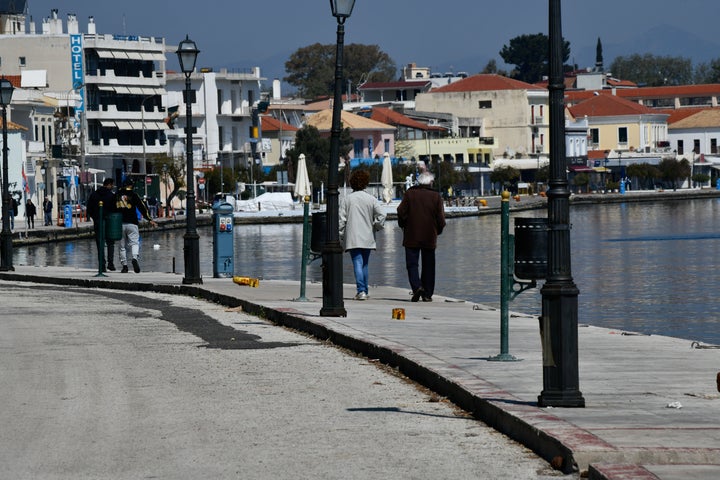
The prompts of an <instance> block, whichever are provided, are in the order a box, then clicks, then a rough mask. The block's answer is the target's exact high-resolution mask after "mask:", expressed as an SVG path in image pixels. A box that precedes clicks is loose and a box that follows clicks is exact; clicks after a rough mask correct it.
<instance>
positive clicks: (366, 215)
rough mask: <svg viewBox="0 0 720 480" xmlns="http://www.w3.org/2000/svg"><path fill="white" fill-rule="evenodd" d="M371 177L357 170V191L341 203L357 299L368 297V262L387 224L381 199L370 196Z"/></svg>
mask: <svg viewBox="0 0 720 480" xmlns="http://www.w3.org/2000/svg"><path fill="white" fill-rule="evenodd" d="M369 183H370V174H369V173H368V172H367V171H366V170H356V171H355V172H353V173H352V175H350V187H352V189H353V191H352V193H351V194H349V195H347V196H346V197H345V198H344V199H343V201H342V202H341V204H340V212H339V219H338V220H339V231H340V239H341V240H342V242H343V244H344V247H345V251H346V252H348V253H349V254H350V258H351V259H352V263H353V270H354V271H355V284H356V286H357V294H356V295H355V300H367V298H368V261H369V260H370V251H371V250H375V248H376V244H375V232H377V231H378V230H382V229H383V226H384V225H385V213H383V211H382V210H381V209H380V203H379V202H378V200H377V199H376V198H375V197H373V196H372V195H370V194H369V193H367V192H366V191H365V188H367V186H368V184H369Z"/></svg>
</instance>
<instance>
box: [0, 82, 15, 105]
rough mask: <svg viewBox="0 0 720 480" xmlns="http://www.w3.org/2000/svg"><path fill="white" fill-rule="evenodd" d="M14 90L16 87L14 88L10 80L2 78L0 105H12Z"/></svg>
mask: <svg viewBox="0 0 720 480" xmlns="http://www.w3.org/2000/svg"><path fill="white" fill-rule="evenodd" d="M13 90H15V87H13V84H12V83H11V82H10V80H8V79H7V78H5V77H3V78H0V105H2V106H7V105H10V100H12V95H13Z"/></svg>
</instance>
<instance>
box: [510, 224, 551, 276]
mask: <svg viewBox="0 0 720 480" xmlns="http://www.w3.org/2000/svg"><path fill="white" fill-rule="evenodd" d="M547 250H548V219H547V218H516V219H515V276H516V277H517V278H520V279H525V280H542V279H545V278H546V277H547V266H548V251H547Z"/></svg>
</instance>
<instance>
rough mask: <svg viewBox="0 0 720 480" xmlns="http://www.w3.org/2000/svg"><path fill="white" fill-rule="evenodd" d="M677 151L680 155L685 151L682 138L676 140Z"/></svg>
mask: <svg viewBox="0 0 720 480" xmlns="http://www.w3.org/2000/svg"><path fill="white" fill-rule="evenodd" d="M677 153H678V155H682V154H683V153H685V146H684V145H683V141H682V140H678V147H677Z"/></svg>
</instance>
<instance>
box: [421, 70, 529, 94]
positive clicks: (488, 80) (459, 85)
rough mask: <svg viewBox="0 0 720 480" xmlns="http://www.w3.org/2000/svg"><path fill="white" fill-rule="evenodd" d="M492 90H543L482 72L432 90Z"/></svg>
mask: <svg viewBox="0 0 720 480" xmlns="http://www.w3.org/2000/svg"><path fill="white" fill-rule="evenodd" d="M491 90H542V88H541V87H537V86H535V85H531V84H529V83H525V82H521V81H519V80H514V79H512V78H508V77H503V76H502V75H489V74H480V75H473V76H472V77H468V78H464V79H462V80H458V81H457V82H453V83H450V84H448V85H444V86H442V87H438V88H433V89H432V90H431V91H430V92H431V93H434V92H484V91H491Z"/></svg>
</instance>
